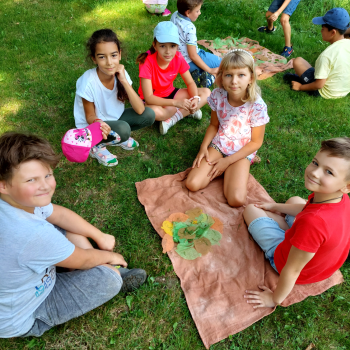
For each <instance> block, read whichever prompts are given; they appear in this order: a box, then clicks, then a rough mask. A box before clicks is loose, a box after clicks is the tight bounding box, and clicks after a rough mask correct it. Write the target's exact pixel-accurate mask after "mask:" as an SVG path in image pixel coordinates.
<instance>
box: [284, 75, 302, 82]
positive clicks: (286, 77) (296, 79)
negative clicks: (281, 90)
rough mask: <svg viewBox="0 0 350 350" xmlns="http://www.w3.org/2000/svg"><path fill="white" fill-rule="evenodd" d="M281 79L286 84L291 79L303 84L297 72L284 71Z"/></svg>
mask: <svg viewBox="0 0 350 350" xmlns="http://www.w3.org/2000/svg"><path fill="white" fill-rule="evenodd" d="M283 80H284V82H286V83H288V84H290V83H291V82H292V81H297V82H298V83H300V84H304V82H303V81H302V80H301V78H300V77H299V75H298V74H292V73H286V74H285V75H284V76H283Z"/></svg>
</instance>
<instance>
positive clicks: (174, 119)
mask: <svg viewBox="0 0 350 350" xmlns="http://www.w3.org/2000/svg"><path fill="white" fill-rule="evenodd" d="M183 117H184V116H183V115H182V113H181V111H180V110H179V109H178V108H177V109H176V112H175V114H174V115H173V116H172V117H170V118H169V119H167V120H165V122H166V123H171V122H172V124H176V123H177V122H178V121H180V120H181V119H183Z"/></svg>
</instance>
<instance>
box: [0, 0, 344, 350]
mask: <svg viewBox="0 0 350 350" xmlns="http://www.w3.org/2000/svg"><path fill="white" fill-rule="evenodd" d="M335 3H336V5H335ZM269 5H270V0H205V4H204V6H203V7H202V15H201V16H200V17H199V18H198V20H197V22H196V26H197V33H198V39H199V40H200V39H215V38H217V37H221V38H225V37H227V36H229V35H230V36H233V37H241V36H247V37H249V38H252V39H256V40H258V41H259V42H260V44H261V45H263V46H266V47H267V48H269V49H270V50H272V51H273V52H276V53H279V52H280V51H281V50H282V48H283V46H284V40H283V31H282V28H281V26H280V24H278V26H277V31H276V32H275V33H274V34H273V35H268V36H266V35H264V34H261V33H258V32H257V31H256V28H257V27H259V26H260V25H263V24H264V23H265V21H264V13H265V11H266V10H267V8H268V6H269ZM335 6H343V7H345V8H347V9H348V10H349V9H350V1H349V0H337V1H336V2H335V1H332V0H318V1H311V0H303V1H301V3H300V5H299V7H298V8H297V10H296V12H295V13H294V15H293V16H292V18H291V25H292V30H293V32H292V42H293V43H294V50H295V53H294V54H293V56H292V57H297V56H302V57H304V58H305V59H307V60H309V62H310V63H311V64H314V63H315V60H316V58H317V57H318V55H319V54H320V52H321V51H323V50H324V49H325V48H326V47H327V46H328V44H327V43H325V42H322V39H321V35H320V27H318V26H315V25H313V24H312V23H311V19H312V18H313V17H315V16H320V15H323V14H324V13H325V12H326V11H327V10H328V9H330V8H332V7H335ZM0 7H1V12H0V16H1V22H0V39H1V47H2V65H1V67H0V133H2V132H5V131H8V130H17V131H30V132H33V133H36V134H38V135H40V136H43V137H46V138H47V139H48V140H49V141H50V142H51V143H52V144H53V145H54V148H55V149H56V150H57V152H61V148H60V140H61V138H62V136H63V134H64V133H65V131H67V130H68V129H70V128H73V127H74V119H73V100H74V93H75V83H76V80H77V79H78V78H79V77H80V76H81V75H82V74H83V72H84V71H85V70H87V69H89V68H91V67H92V64H91V63H90V62H89V61H88V60H86V59H85V56H86V52H85V48H84V44H85V42H86V40H87V39H88V37H89V36H90V35H91V34H92V32H93V31H95V30H97V29H101V28H106V27H107V28H111V29H113V30H115V31H116V32H117V34H118V35H119V37H120V39H121V40H122V46H123V56H122V63H123V64H124V65H125V66H126V69H127V71H128V72H129V74H130V76H131V79H132V80H133V82H134V88H135V89H137V87H138V85H139V83H138V67H137V65H136V64H135V59H136V56H137V55H138V54H139V53H140V52H144V51H146V50H147V49H148V48H149V46H150V45H151V42H152V33H153V28H154V27H155V25H156V24H157V23H158V22H160V21H162V20H164V18H162V17H157V16H151V15H149V14H148V13H147V12H146V11H145V9H144V6H143V4H142V2H141V0H109V1H107V0H95V1H94V0H0ZM168 8H169V9H170V10H171V11H172V12H173V11H175V10H176V0H170V1H169V6H168ZM282 76H283V73H280V74H277V75H275V76H274V77H272V78H269V79H267V80H263V81H261V82H260V83H259V84H260V86H261V88H262V93H263V99H264V100H265V102H266V103H267V105H268V113H269V115H270V118H271V121H270V123H269V124H268V126H267V129H266V136H265V141H264V144H263V146H262V148H261V149H260V151H259V155H260V157H261V158H262V162H261V163H260V164H259V165H257V166H253V167H252V170H251V172H252V174H253V175H254V176H255V177H256V179H257V180H258V181H259V182H260V183H261V184H262V185H263V186H264V187H265V189H266V190H267V191H268V192H269V194H270V195H271V196H272V198H274V199H275V200H276V201H285V200H287V199H288V198H289V197H290V196H293V195H299V196H303V197H306V196H307V195H308V194H309V193H308V191H307V190H306V189H305V188H304V185H303V172H304V169H305V167H306V165H307V164H308V163H309V162H310V160H311V159H312V157H313V155H314V154H315V153H316V151H317V150H318V148H319V146H320V142H321V141H322V140H324V139H327V138H331V137H337V136H345V135H348V136H349V134H350V122H349V114H350V113H349V112H350V96H348V97H346V98H343V99H339V100H323V99H321V98H318V99H316V98H312V97H309V96H308V95H307V94H303V93H297V92H294V91H291V90H290V88H289V87H288V86H287V85H286V84H284V83H283V81H282ZM209 116H210V109H209V107H208V106H206V107H204V108H203V119H202V121H200V122H198V121H196V120H193V119H188V120H187V118H186V119H185V120H184V121H181V122H180V123H179V124H178V125H176V126H175V127H173V128H172V129H170V131H169V133H168V134H167V135H166V136H161V135H160V134H159V131H158V125H157V124H155V125H153V126H152V127H149V128H146V129H143V130H140V131H138V132H134V133H133V136H134V137H135V138H136V139H137V140H138V141H139V142H140V148H139V150H137V151H134V152H131V153H130V152H127V151H123V150H121V149H117V150H114V149H113V151H115V152H116V154H117V155H118V159H119V165H118V166H117V167H114V168H106V167H103V166H101V165H99V164H98V163H97V161H96V160H94V159H92V158H89V159H88V160H87V162H86V163H83V164H74V163H69V162H68V161H67V160H66V159H65V158H64V157H63V156H62V158H61V161H60V163H59V165H58V167H57V169H56V170H55V176H56V180H57V183H58V186H57V190H56V194H55V196H54V202H55V203H57V204H60V205H63V206H65V207H68V208H70V209H73V210H74V211H76V212H77V213H78V214H80V215H82V216H83V217H84V218H85V219H87V220H88V221H89V222H91V223H93V224H94V225H96V226H97V227H99V228H100V229H101V230H103V231H104V232H107V233H111V234H113V235H115V237H116V240H117V250H118V251H119V252H120V253H121V254H123V255H124V256H125V258H126V260H127V261H128V263H129V266H130V267H142V268H144V269H145V270H146V271H147V272H148V274H149V276H150V277H149V279H148V282H147V283H146V284H145V285H144V286H143V287H142V288H140V289H139V290H138V291H136V292H135V293H132V294H129V296H128V299H126V296H125V295H120V296H117V297H115V298H114V299H113V300H111V301H110V302H108V303H106V304H105V305H103V306H101V307H99V308H97V309H96V310H93V311H91V312H89V313H88V314H86V315H85V316H82V317H80V318H78V319H75V320H72V321H70V322H67V323H66V324H63V325H61V326H58V327H55V328H54V329H51V330H50V331H48V332H47V333H45V334H44V335H43V336H42V337H41V338H38V339H37V338H28V339H15V338H14V339H1V340H0V349H1V350H5V349H6V350H7V349H109V348H111V349H174V350H175V349H176V350H179V349H180V350H182V349H184V350H187V349H191V350H192V349H204V346H203V344H202V342H201V339H200V337H199V334H198V332H197V330H196V327H195V324H194V322H193V320H192V318H191V315H190V313H189V310H188V308H187V305H186V300H185V298H184V294H183V292H182V290H181V288H180V284H179V281H178V279H177V277H176V275H175V273H174V271H173V268H172V265H171V263H170V260H169V259H168V257H167V255H163V254H162V250H161V243H160V242H161V241H160V238H159V236H158V235H157V233H156V232H155V231H154V229H153V228H152V226H151V224H150V222H149V221H148V219H147V216H146V214H145V211H144V208H143V207H142V206H141V204H140V203H139V202H138V200H137V196H136V189H135V182H137V181H142V180H144V179H146V178H149V177H159V176H162V175H166V174H174V173H177V172H179V171H183V170H185V169H186V168H188V167H189V166H190V165H191V164H192V161H193V159H194V157H195V156H196V154H197V151H198V149H199V146H200V144H201V141H202V139H203V136H204V132H205V130H206V127H207V125H208V123H209ZM267 160H269V162H267ZM342 272H343V274H344V277H345V282H344V283H343V284H342V285H340V286H336V287H334V288H332V289H330V290H328V291H327V292H325V293H324V294H322V295H320V296H317V297H310V298H308V299H307V300H305V301H303V302H301V303H299V304H296V305H293V306H290V307H288V308H282V307H279V308H277V310H276V312H274V313H273V314H272V315H270V316H267V317H265V318H264V319H262V320H261V321H259V322H257V323H256V324H254V325H252V326H251V327H249V328H248V329H246V330H244V331H242V332H240V333H239V334H236V335H233V336H230V337H229V338H227V339H225V340H223V341H222V342H220V343H218V344H215V345H213V346H212V347H211V349H232V350H242V349H259V350H260V349H266V350H270V349H276V350H277V349H278V350H280V349H293V350H294V349H301V350H304V349H306V347H307V346H308V345H309V344H310V343H314V344H316V349H317V350H321V349H324V350H329V349H338V350H340V349H344V350H345V349H350V337H349V333H350V324H349V311H350V302H349V300H350V285H349V283H350V264H345V265H344V266H343V267H342ZM14 278H15V276H14ZM101 288H103V281H101ZM127 301H128V303H129V306H128V305H127Z"/></svg>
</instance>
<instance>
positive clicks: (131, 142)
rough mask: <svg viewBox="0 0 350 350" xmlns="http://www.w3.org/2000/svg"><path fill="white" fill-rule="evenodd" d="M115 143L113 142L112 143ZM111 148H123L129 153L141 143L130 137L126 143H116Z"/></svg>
mask: <svg viewBox="0 0 350 350" xmlns="http://www.w3.org/2000/svg"><path fill="white" fill-rule="evenodd" d="M112 142H113V141H112ZM111 146H118V147H121V148H122V149H125V150H127V151H132V150H134V149H135V148H136V147H139V143H138V142H137V141H136V140H134V139H133V138H132V137H129V139H128V140H126V141H124V142H121V143H120V142H119V143H115V144H113V145H111Z"/></svg>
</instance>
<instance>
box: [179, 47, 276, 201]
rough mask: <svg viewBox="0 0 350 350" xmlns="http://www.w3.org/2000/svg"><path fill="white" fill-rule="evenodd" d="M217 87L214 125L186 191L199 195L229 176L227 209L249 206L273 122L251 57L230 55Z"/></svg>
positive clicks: (211, 102) (240, 53)
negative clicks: (258, 158) (253, 176)
mask: <svg viewBox="0 0 350 350" xmlns="http://www.w3.org/2000/svg"><path fill="white" fill-rule="evenodd" d="M216 84H217V85H218V86H219V88H217V89H215V90H213V92H212V93H211V95H210V97H209V98H208V104H209V106H210V108H211V109H212V112H211V121H210V125H209V127H208V129H207V132H206V134H205V136H204V140H203V142H202V145H201V148H200V150H199V152H198V154H197V157H196V159H195V160H194V162H193V165H192V170H191V172H190V173H189V175H188V178H187V179H186V187H187V188H188V189H189V190H190V191H198V190H200V189H203V188H205V187H206V186H208V184H209V182H210V181H212V180H213V179H214V178H215V177H217V176H220V175H221V174H223V173H224V172H225V175H224V176H225V177H224V195H225V197H226V199H227V201H228V204H229V205H231V206H232V207H239V206H241V205H243V204H244V203H245V200H246V196H247V183H248V177H249V170H250V165H251V164H252V163H253V162H254V158H255V155H256V152H257V150H258V149H259V148H260V147H261V145H262V142H263V140H264V133H265V124H266V123H268V122H269V117H268V115H267V108H266V104H265V102H264V101H263V100H262V98H261V97H260V95H259V93H260V88H259V87H258V85H257V83H256V73H255V69H254V59H253V57H252V56H251V54H250V53H249V52H247V51H245V50H241V49H235V50H232V51H230V52H229V53H228V54H227V55H226V56H225V57H224V59H223V60H222V62H221V64H220V67H219V72H218V75H217V78H216Z"/></svg>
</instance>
